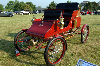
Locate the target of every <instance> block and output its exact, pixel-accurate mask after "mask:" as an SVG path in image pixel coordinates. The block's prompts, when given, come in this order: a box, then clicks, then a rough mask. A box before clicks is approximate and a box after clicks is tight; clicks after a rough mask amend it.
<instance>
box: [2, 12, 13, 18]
mask: <svg viewBox="0 0 100 66" xmlns="http://www.w3.org/2000/svg"><path fill="white" fill-rule="evenodd" d="M6 16H7V17H12V16H14V13H13V12H5V11H4V12H2V11H0V17H6Z"/></svg>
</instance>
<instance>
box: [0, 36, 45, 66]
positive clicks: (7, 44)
mask: <svg viewBox="0 0 100 66" xmlns="http://www.w3.org/2000/svg"><path fill="white" fill-rule="evenodd" d="M12 37H13V36H12ZM0 50H1V51H4V52H6V53H8V54H9V56H8V58H11V59H14V60H16V61H17V62H20V63H25V64H29V65H36V66H46V64H36V63H32V62H27V61H22V60H20V59H18V58H17V57H16V55H15V47H14V42H13V41H8V40H5V39H0ZM37 50H38V49H37ZM37 50H33V51H25V52H21V55H26V56H30V57H32V58H33V59H38V58H40V57H41V56H39V57H34V56H33V55H31V53H33V54H35V53H38V54H42V56H44V53H43V52H38V51H37ZM22 59H24V58H22Z"/></svg>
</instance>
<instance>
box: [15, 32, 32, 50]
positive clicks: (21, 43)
mask: <svg viewBox="0 0 100 66" xmlns="http://www.w3.org/2000/svg"><path fill="white" fill-rule="evenodd" d="M31 39H32V37H31V36H28V35H27V34H26V33H25V31H23V30H21V31H20V32H18V33H17V35H16V36H15V38H14V46H15V48H16V49H17V50H18V51H26V50H28V49H29V48H30V47H31V46H30V44H29V41H30V40H31Z"/></svg>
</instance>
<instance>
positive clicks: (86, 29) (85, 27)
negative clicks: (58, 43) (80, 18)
mask: <svg viewBox="0 0 100 66" xmlns="http://www.w3.org/2000/svg"><path fill="white" fill-rule="evenodd" d="M88 36H89V26H88V25H86V24H85V25H83V27H82V30H81V42H82V43H84V42H86V41H87V39H88Z"/></svg>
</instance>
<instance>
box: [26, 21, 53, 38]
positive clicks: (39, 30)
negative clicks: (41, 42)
mask: <svg viewBox="0 0 100 66" xmlns="http://www.w3.org/2000/svg"><path fill="white" fill-rule="evenodd" d="M41 23H42V22H41V21H34V22H33V24H32V25H31V27H30V28H29V29H28V30H27V32H26V33H27V34H31V35H36V36H40V37H44V36H45V34H46V33H47V32H48V30H49V29H50V28H51V26H52V25H53V22H50V21H49V22H48V21H44V22H43V24H42V25H43V26H39V25H40V24H41Z"/></svg>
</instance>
